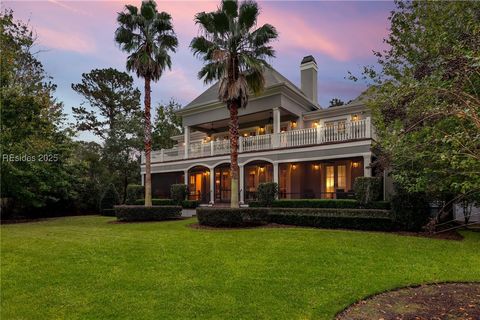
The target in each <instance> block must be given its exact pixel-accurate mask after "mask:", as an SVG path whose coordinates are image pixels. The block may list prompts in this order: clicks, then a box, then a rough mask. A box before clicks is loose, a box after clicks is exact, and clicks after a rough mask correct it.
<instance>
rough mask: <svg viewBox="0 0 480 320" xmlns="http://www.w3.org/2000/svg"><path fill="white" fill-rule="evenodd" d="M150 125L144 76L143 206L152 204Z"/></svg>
mask: <svg viewBox="0 0 480 320" xmlns="http://www.w3.org/2000/svg"><path fill="white" fill-rule="evenodd" d="M151 151H152V127H151V121H150V77H148V76H147V77H145V206H146V207H151V206H152V173H151V170H152V169H151Z"/></svg>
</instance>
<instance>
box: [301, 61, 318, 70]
mask: <svg viewBox="0 0 480 320" xmlns="http://www.w3.org/2000/svg"><path fill="white" fill-rule="evenodd" d="M312 68H313V69H315V71H318V66H317V63H316V62H313V61H309V62H306V63H302V64H300V71H303V70H308V69H312Z"/></svg>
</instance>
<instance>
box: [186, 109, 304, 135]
mask: <svg viewBox="0 0 480 320" xmlns="http://www.w3.org/2000/svg"><path fill="white" fill-rule="evenodd" d="M297 118H298V117H297V116H296V115H295V114H293V113H290V112H288V111H287V110H284V109H282V108H280V121H291V120H296V119H297ZM229 122H230V119H222V120H218V121H212V122H206V123H202V124H198V125H195V126H192V129H194V130H197V131H201V132H205V133H208V134H210V133H217V132H225V131H228V124H229ZM238 123H239V127H240V129H243V128H249V127H255V126H260V125H266V124H272V123H273V111H271V110H269V111H262V112H256V113H249V114H246V115H244V116H239V117H238Z"/></svg>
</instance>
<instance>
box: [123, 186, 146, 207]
mask: <svg viewBox="0 0 480 320" xmlns="http://www.w3.org/2000/svg"><path fill="white" fill-rule="evenodd" d="M143 197H144V187H143V186H142V185H139V184H129V185H128V186H127V196H126V199H125V203H126V204H135V201H137V200H138V199H142V198H143Z"/></svg>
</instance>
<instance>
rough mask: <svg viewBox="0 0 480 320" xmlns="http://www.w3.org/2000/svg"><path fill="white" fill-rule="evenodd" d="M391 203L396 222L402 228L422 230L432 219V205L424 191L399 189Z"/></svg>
mask: <svg viewBox="0 0 480 320" xmlns="http://www.w3.org/2000/svg"><path fill="white" fill-rule="evenodd" d="M391 203H392V214H393V217H394V219H395V223H396V225H397V226H398V228H400V229H402V230H407V231H420V230H421V229H422V227H423V226H425V225H426V224H427V223H428V221H429V219H430V207H429V203H428V201H427V197H426V195H425V194H424V193H409V192H406V191H405V190H400V189H397V190H396V193H395V194H394V195H393V197H392V200H391Z"/></svg>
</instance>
